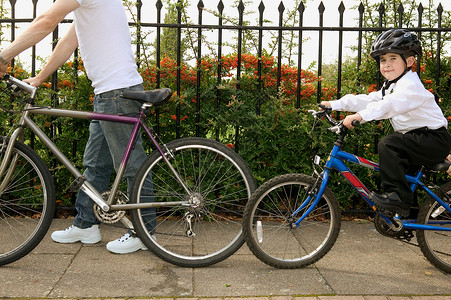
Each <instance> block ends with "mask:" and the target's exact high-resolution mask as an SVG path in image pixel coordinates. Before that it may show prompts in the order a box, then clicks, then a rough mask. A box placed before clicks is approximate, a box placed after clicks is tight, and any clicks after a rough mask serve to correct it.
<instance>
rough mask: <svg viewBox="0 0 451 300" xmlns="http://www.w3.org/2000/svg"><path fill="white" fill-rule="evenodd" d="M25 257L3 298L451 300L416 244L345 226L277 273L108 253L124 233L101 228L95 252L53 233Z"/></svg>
mask: <svg viewBox="0 0 451 300" xmlns="http://www.w3.org/2000/svg"><path fill="white" fill-rule="evenodd" d="M71 222H72V221H71V220H60V219H55V220H54V222H53V224H52V228H51V229H50V231H49V234H48V235H47V236H46V237H45V239H44V240H43V241H42V242H41V244H40V245H39V246H38V247H37V248H36V249H35V250H34V251H33V253H31V254H29V255H28V256H26V257H25V258H23V259H21V260H19V261H17V262H15V263H12V264H9V265H7V266H3V267H0V278H1V279H0V280H1V285H0V297H2V298H4V299H5V298H6V299H9V298H40V299H42V298H67V299H81V298H108V299H113V298H153V297H158V298H163V300H164V299H173V298H178V299H177V300H181V299H183V298H190V299H192V298H220V299H227V300H233V299H234V298H238V297H246V299H248V300H255V299H254V298H257V299H256V300H305V299H318V300H319V299H321V300H334V299H340V300H344V299H346V300H348V299H349V300H382V299H384V300H385V299H396V300H404V299H415V300H423V299H434V300H444V299H447V300H451V275H450V274H444V273H442V272H440V271H439V270H437V269H435V268H434V267H433V266H432V265H430V264H429V262H428V261H426V260H425V259H424V258H423V256H422V254H421V251H420V250H419V248H418V247H416V246H415V245H410V244H406V243H403V242H400V241H396V240H393V239H390V238H387V237H384V236H382V235H380V234H379V233H377V232H376V230H375V229H374V226H373V224H372V223H357V222H343V224H342V230H341V233H340V236H339V238H338V241H337V243H336V244H335V246H334V247H333V248H332V250H331V251H330V252H329V253H328V254H327V255H326V256H325V257H324V258H323V259H321V260H320V261H319V262H317V263H316V264H315V265H313V266H310V267H308V268H304V269H297V270H280V269H274V268H272V267H269V266H267V265H265V264H263V263H262V262H260V261H259V260H258V259H256V258H255V257H254V256H253V255H252V254H251V253H250V251H249V250H248V249H247V247H246V246H243V247H242V248H241V249H240V250H239V251H238V252H237V253H235V254H234V255H232V256H231V257H230V258H228V259H227V260H225V261H223V262H221V263H218V264H216V265H214V266H210V267H207V268H200V269H191V268H180V267H177V266H173V265H171V264H168V263H166V262H164V261H162V260H160V259H158V258H157V257H155V256H154V255H153V254H151V253H150V252H148V251H138V252H136V253H132V254H128V255H115V254H112V253H109V252H108V251H107V250H106V248H105V245H106V243H107V242H108V241H110V240H113V239H115V238H118V237H119V236H121V235H122V234H123V233H124V229H122V228H117V227H113V226H108V225H102V227H101V231H102V241H101V242H100V243H98V244H96V245H82V244H81V243H76V244H57V243H54V242H52V240H51V239H50V232H52V231H53V230H59V229H64V228H66V227H68V226H69V225H70V224H71Z"/></svg>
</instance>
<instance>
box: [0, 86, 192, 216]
mask: <svg viewBox="0 0 451 300" xmlns="http://www.w3.org/2000/svg"><path fill="white" fill-rule="evenodd" d="M14 83H15V84H17V85H19V86H20V87H21V88H22V89H25V90H26V91H28V92H29V93H30V97H31V98H34V96H35V94H36V90H37V89H36V88H35V87H32V86H28V85H26V86H25V85H24V84H23V83H22V82H21V81H18V80H16V81H14ZM151 106H152V105H151V104H146V103H144V104H143V105H142V106H141V110H140V113H139V115H138V116H137V117H130V116H123V115H111V114H103V113H95V112H86V111H75V110H67V109H58V108H52V107H40V106H34V105H32V104H26V105H25V108H24V111H23V113H22V116H21V119H20V121H19V125H18V127H17V128H16V129H15V130H14V132H13V133H12V135H11V138H10V142H9V143H8V145H7V148H6V151H5V157H4V159H3V161H2V163H1V165H0V177H1V176H3V174H4V173H5V172H6V169H7V165H8V162H9V161H10V159H11V156H12V151H13V148H14V142H15V141H16V140H17V139H19V140H20V139H22V138H23V130H24V127H25V126H28V127H29V128H30V129H31V131H32V132H34V134H36V136H37V137H39V139H40V140H41V141H42V142H43V143H44V145H46V146H47V148H49V150H50V151H51V152H52V153H53V154H54V155H55V156H56V158H57V159H58V160H59V161H60V162H61V163H62V164H63V165H64V166H65V167H66V168H67V169H68V170H69V172H70V173H71V174H72V175H73V176H74V178H75V181H74V184H76V186H77V187H78V188H79V189H80V190H82V191H83V192H85V193H86V194H87V195H88V196H89V197H90V198H91V199H92V200H93V201H94V202H95V203H96V204H97V205H99V206H100V207H101V208H102V210H104V211H110V210H127V209H142V208H149V207H161V206H178V205H186V206H187V205H189V201H176V202H163V203H153V202H147V203H139V204H116V200H115V196H116V193H117V191H118V189H119V184H120V182H121V180H122V176H123V174H124V172H125V168H126V166H127V162H128V159H129V157H130V154H131V151H132V149H133V146H134V144H135V141H136V139H137V137H138V134H139V130H140V128H142V129H143V130H144V131H145V132H146V133H147V135H148V136H149V138H150V139H151V141H152V143H153V144H154V145H155V147H156V149H157V150H158V152H159V153H160V155H161V156H162V158H163V159H164V161H165V162H166V164H167V165H168V166H169V168H170V169H171V171H172V172H173V173H174V176H175V177H176V178H177V180H178V182H179V183H180V184H181V185H182V186H183V188H184V189H185V191H186V192H187V193H188V195H191V194H192V193H191V191H190V190H189V189H188V187H187V186H186V184H185V183H184V182H183V180H182V179H181V178H180V175H179V174H178V173H177V171H176V170H175V169H174V168H173V166H172V165H171V163H170V162H169V160H168V158H167V157H166V155H165V154H164V152H163V150H162V149H161V147H160V145H159V144H158V142H157V141H156V139H155V137H154V135H153V134H152V131H153V130H152V129H149V128H148V127H147V126H146V125H145V124H144V122H143V120H144V119H145V113H144V111H145V109H146V108H148V107H151ZM31 114H39V115H48V116H56V117H69V118H77V119H87V120H99V121H109V122H116V123H124V124H131V125H134V126H133V130H132V134H131V136H130V139H129V141H128V144H127V147H126V150H125V152H124V155H123V158H122V160H121V163H120V166H119V169H118V170H117V174H116V178H115V180H114V183H113V186H112V188H111V192H110V194H109V196H108V199H107V201H105V200H104V199H103V197H102V195H101V194H100V193H99V192H98V191H97V190H96V189H95V188H94V187H93V186H92V185H91V183H89V182H88V181H87V180H86V179H84V177H83V175H82V174H81V172H80V171H79V170H78V169H77V168H76V167H74V166H73V164H72V162H71V161H70V160H69V159H68V158H67V157H66V156H65V155H64V154H63V153H62V152H61V150H59V148H58V147H57V146H56V145H55V143H53V142H52V141H51V140H50V138H49V137H48V136H47V135H46V134H45V133H44V132H43V131H42V130H41V129H40V128H39V126H38V125H37V124H36V123H35V122H34V121H33V120H32V119H31V118H30V115H31ZM8 174H9V173H7V174H6V176H9V175H8ZM8 181H9V180H6V182H8ZM3 189H4V187H3V188H2V187H0V192H2V190H3Z"/></svg>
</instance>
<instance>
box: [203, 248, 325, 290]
mask: <svg viewBox="0 0 451 300" xmlns="http://www.w3.org/2000/svg"><path fill="white" fill-rule="evenodd" d="M244 248H245V249H243V252H242V253H244V251H245V250H246V252H247V254H235V255H233V256H231V257H230V258H228V259H227V260H226V261H223V262H221V263H218V264H216V265H214V266H210V267H208V268H204V269H195V270H194V282H195V283H196V286H195V290H194V296H195V297H218V296H224V295H228V296H264V295H270V296H273V295H310V294H329V293H331V292H332V290H331V289H330V288H329V287H328V284H327V283H326V282H325V281H324V280H323V278H322V276H321V275H320V274H319V272H318V270H317V269H316V268H314V267H312V268H304V269H302V270H281V269H275V268H272V267H269V266H267V265H265V264H264V263H262V262H260V261H259V260H258V259H256V258H255V257H254V256H253V255H252V254H251V252H250V251H249V250H248V249H247V247H246V246H245V247H244Z"/></svg>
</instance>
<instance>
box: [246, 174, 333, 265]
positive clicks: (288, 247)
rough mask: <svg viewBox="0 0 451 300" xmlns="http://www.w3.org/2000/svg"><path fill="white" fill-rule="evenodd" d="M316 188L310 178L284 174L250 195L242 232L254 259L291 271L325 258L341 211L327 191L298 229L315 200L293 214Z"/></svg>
mask: <svg viewBox="0 0 451 300" xmlns="http://www.w3.org/2000/svg"><path fill="white" fill-rule="evenodd" d="M318 187H319V184H318V183H317V182H316V179H315V178H313V177H311V176H307V175H302V174H287V175H280V176H277V177H274V178H273V179H270V180H269V181H267V182H265V183H264V184H263V185H261V186H260V187H259V188H258V189H257V190H256V191H255V193H254V194H252V197H251V199H250V200H249V202H248V204H247V206H246V209H245V212H244V220H243V232H244V238H245V241H246V243H247V245H248V247H249V249H250V250H251V251H252V253H254V255H255V256H256V257H257V258H259V259H260V260H261V261H262V262H264V263H266V264H268V265H270V266H273V267H276V268H283V269H292V268H300V267H305V266H308V265H310V264H312V263H314V262H316V261H318V260H319V259H320V258H322V257H323V256H324V255H326V253H327V252H328V251H329V250H330V249H331V248H332V246H333V245H334V243H335V241H336V239H337V237H338V233H339V231H340V226H341V219H340V215H341V212H340V208H339V205H338V202H337V199H336V198H335V196H334V195H333V193H332V192H331V191H330V190H329V189H326V191H325V193H324V194H323V197H322V198H321V199H320V201H319V203H318V204H317V205H316V207H314V208H313V210H312V211H311V212H310V213H309V214H308V215H307V216H306V217H305V219H304V220H303V221H302V222H301V223H300V224H299V226H297V227H296V226H295V224H294V223H295V222H296V221H297V220H298V219H299V218H300V217H301V216H302V215H303V214H304V213H305V212H306V211H307V210H308V209H310V208H311V205H312V203H313V200H314V199H312V200H311V201H309V202H308V203H305V204H306V206H305V207H304V208H303V209H301V210H300V211H299V212H298V213H297V214H294V213H295V211H296V210H297V209H298V208H299V207H300V206H301V205H302V204H303V203H304V202H305V201H306V199H307V197H308V194H309V193H310V192H314V193H316V192H317V188H318Z"/></svg>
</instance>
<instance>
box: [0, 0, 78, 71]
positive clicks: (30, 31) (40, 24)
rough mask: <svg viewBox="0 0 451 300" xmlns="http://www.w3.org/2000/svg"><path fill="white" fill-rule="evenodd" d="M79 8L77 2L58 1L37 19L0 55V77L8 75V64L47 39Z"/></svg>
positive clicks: (68, 0)
mask: <svg viewBox="0 0 451 300" xmlns="http://www.w3.org/2000/svg"><path fill="white" fill-rule="evenodd" d="M79 6H80V4H79V3H78V2H77V1H76V0H56V2H55V3H54V4H53V5H52V6H51V7H50V8H49V9H48V10H47V11H46V12H44V13H43V14H41V15H40V16H39V17H37V18H36V19H35V20H34V21H33V22H32V23H31V24H30V26H29V27H28V28H27V29H26V30H25V31H24V32H23V33H22V34H21V35H20V36H19V37H18V38H17V39H16V40H15V41H14V42H12V43H11V45H9V46H8V47H7V48H6V49H5V50H3V51H2V52H1V53H0V76H3V75H4V74H5V73H6V68H7V64H8V62H10V61H11V60H12V59H13V58H14V57H16V56H17V55H18V54H19V53H21V52H22V51H24V50H26V49H28V48H30V47H31V46H33V45H35V44H36V43H38V42H39V41H41V40H42V39H43V38H45V37H46V36H47V35H48V34H49V33H51V32H52V31H53V30H54V29H55V28H56V26H57V25H58V23H59V22H61V21H62V20H63V19H64V17H65V16H66V15H67V14H68V13H70V12H72V11H73V10H75V9H77V8H78V7H79ZM5 63H6V64H5Z"/></svg>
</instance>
